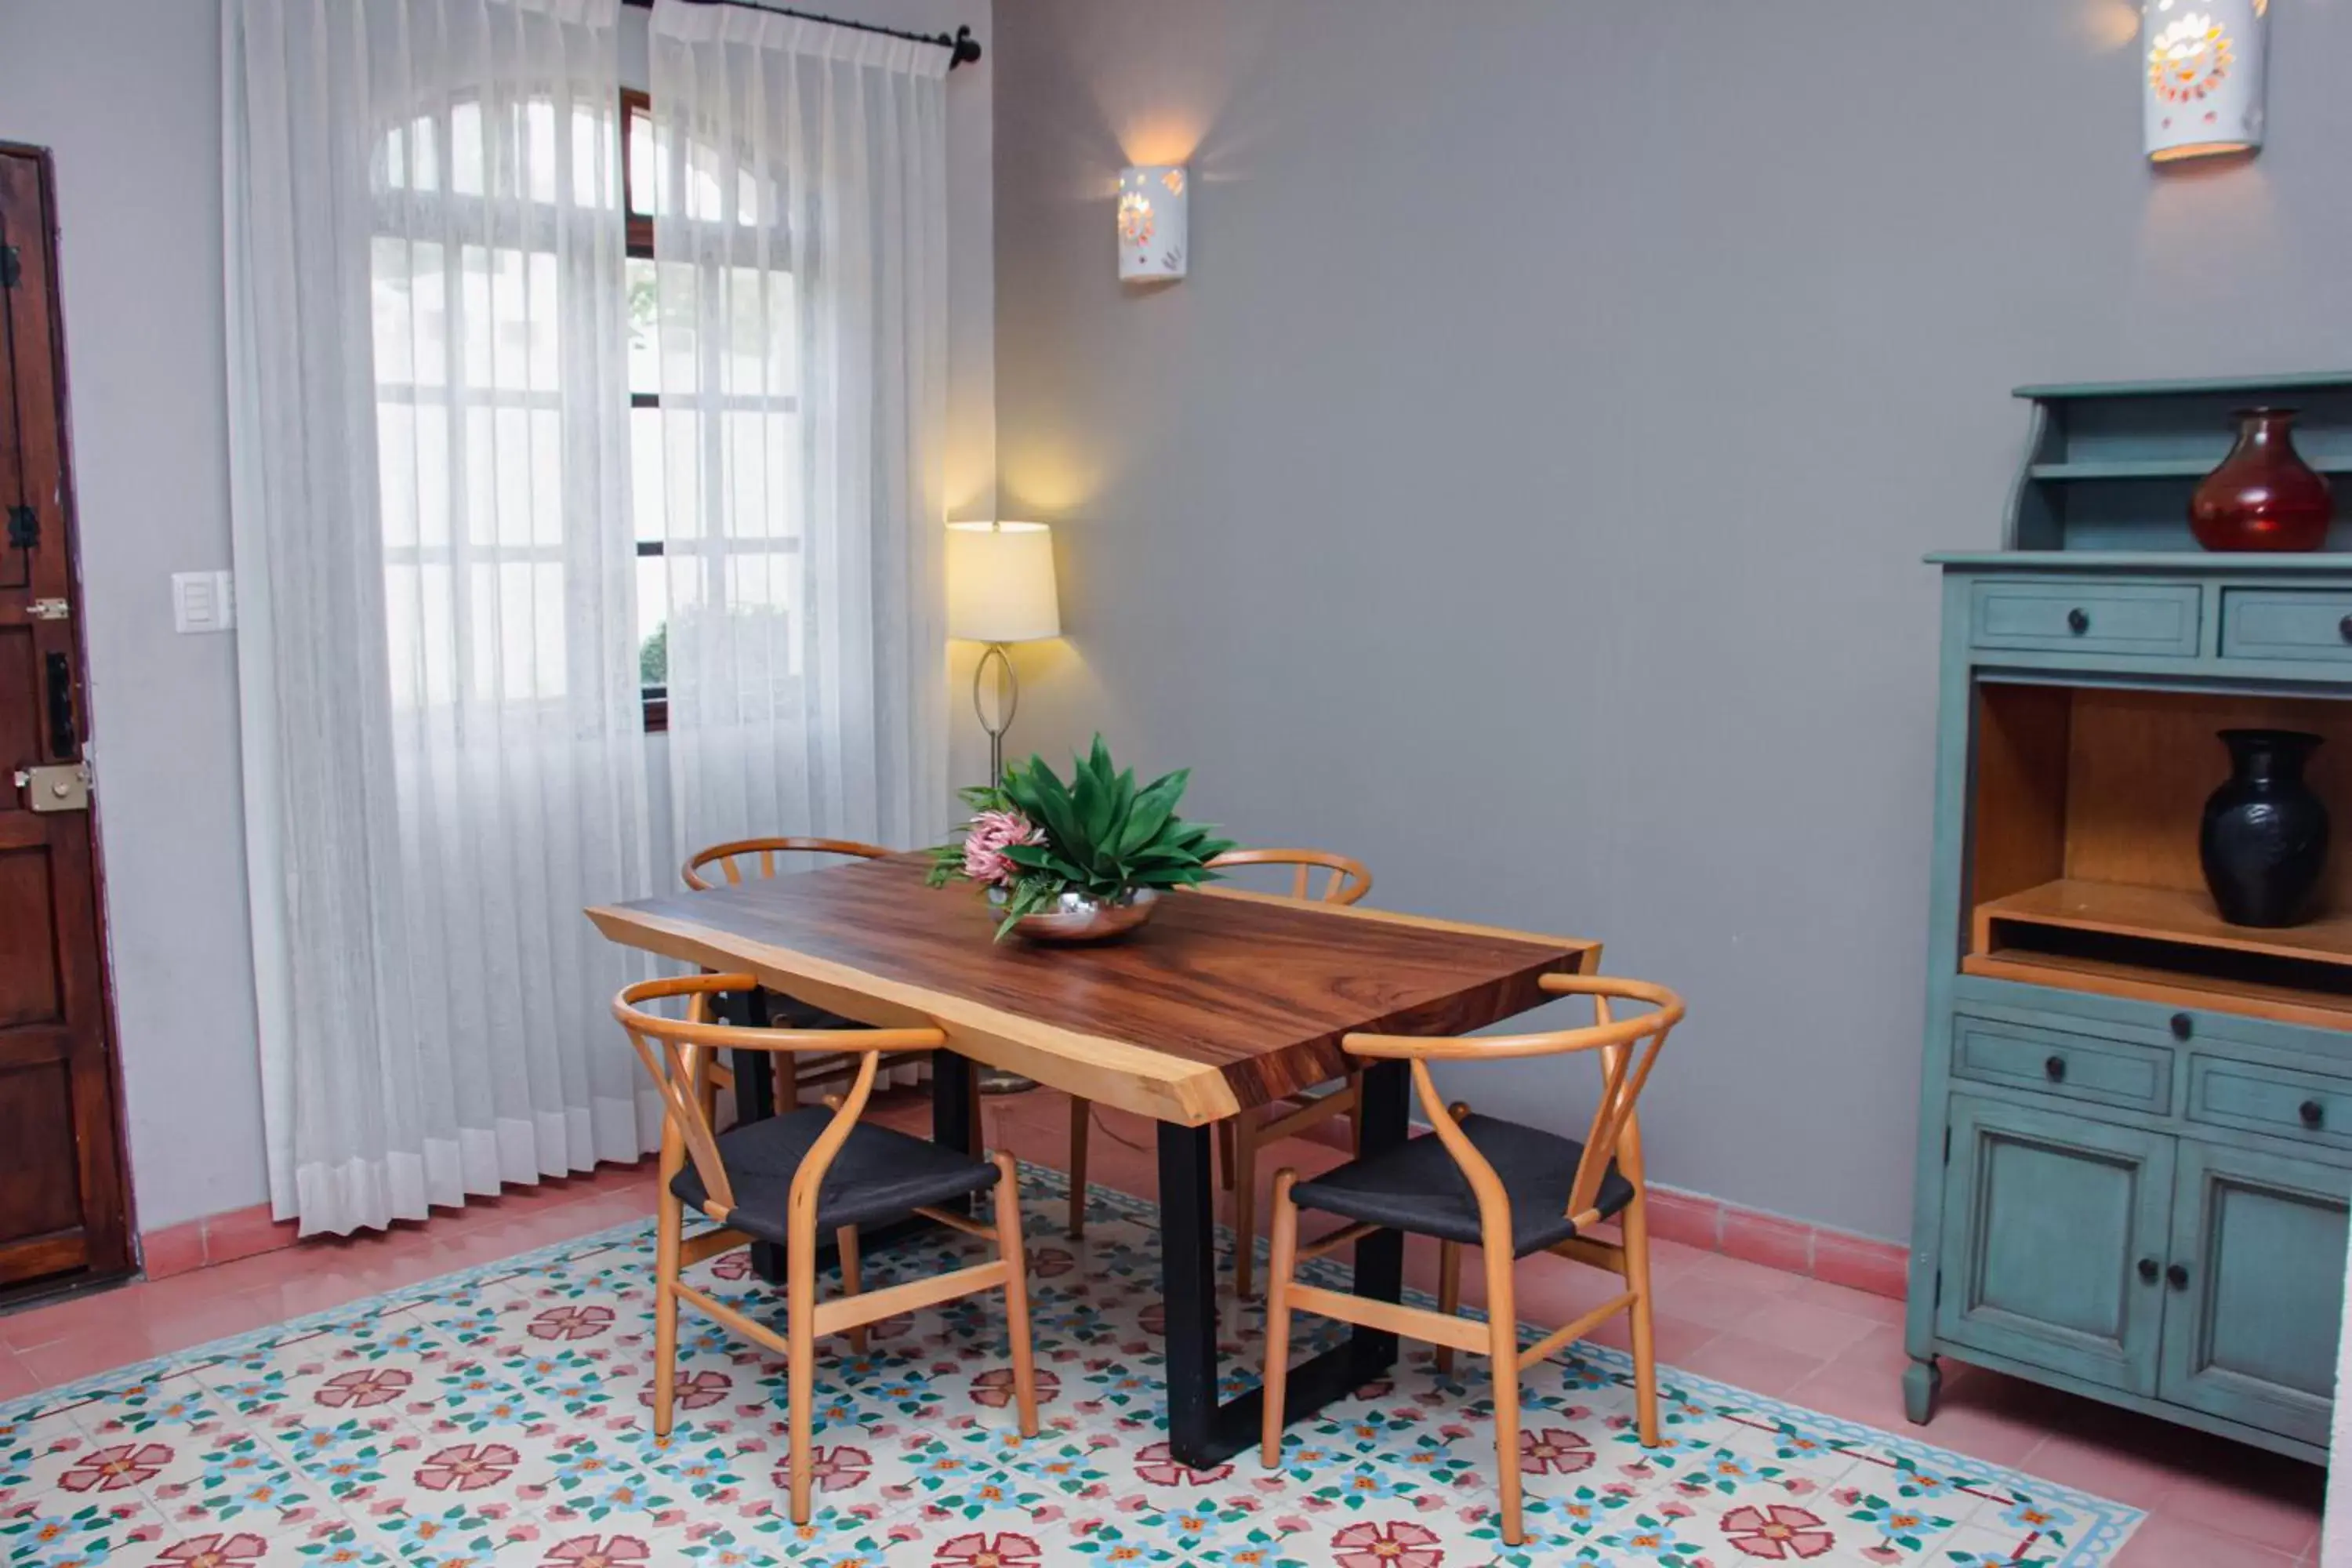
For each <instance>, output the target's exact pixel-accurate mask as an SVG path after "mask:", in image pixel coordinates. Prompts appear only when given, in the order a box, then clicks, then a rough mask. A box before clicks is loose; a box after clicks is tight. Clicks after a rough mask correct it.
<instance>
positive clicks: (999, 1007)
mask: <svg viewBox="0 0 2352 1568" xmlns="http://www.w3.org/2000/svg"><path fill="white" fill-rule="evenodd" d="M927 865H928V858H927V857H924V856H920V855H901V856H894V857H892V858H889V859H887V860H867V861H861V862H858V863H856V864H855V865H847V866H839V867H834V868H828V869H825V870H822V871H810V872H805V873H803V874H801V875H797V876H791V877H776V878H770V879H761V880H758V881H751V882H746V883H744V884H742V885H741V886H740V887H720V888H713V889H710V890H709V891H708V892H700V893H688V894H683V895H680V896H677V897H674V898H662V899H643V900H637V901H635V902H634V903H626V904H614V905H609V906H604V907H600V908H596V909H592V910H589V911H588V918H589V919H590V920H592V921H595V922H596V929H597V930H599V931H603V932H604V935H606V936H607V937H609V938H611V939H612V940H613V941H614V942H621V943H623V944H625V945H626V946H629V947H635V948H642V949H645V950H646V951H648V952H657V953H660V954H663V955H664V956H666V957H669V958H674V959H680V960H683V961H685V962H687V963H696V964H700V965H702V966H703V967H705V968H707V969H721V970H748V971H749V972H751V973H753V974H756V975H758V976H759V977H760V980H761V984H764V985H767V986H769V987H770V988H772V989H774V990H778V991H782V992H786V993H789V994H792V995H794V996H797V997H800V998H801V999H803V1001H807V1002H812V1003H814V1004H816V1005H819V1006H823V1007H827V1008H830V1009H832V1010H833V1011H835V1012H836V1013H839V1014H840V1015H842V1016H844V1017H850V1018H856V1019H859V1020H861V1021H863V1022H866V1023H870V1024H878V1025H885V1026H892V1025H911V1024H917V1023H922V1022H929V1023H932V1024H936V1025H937V1026H939V1027H940V1028H941V1029H943V1030H945V1031H946V1033H947V1037H948V1042H949V1044H950V1045H951V1046H952V1047H954V1048H955V1049H957V1050H958V1051H961V1052H962V1053H963V1054H964V1055H965V1056H968V1057H971V1058H973V1059H974V1060H976V1061H981V1062H984V1063H986V1064H988V1065H989V1066H992V1067H998V1068H1006V1069H1008V1070H1010V1071H1013V1072H1017V1073H1022V1074H1024V1075H1025V1076H1027V1077H1030V1078H1034V1079H1036V1080H1037V1081H1038V1082H1040V1083H1044V1084H1048V1085H1051V1086H1052V1087H1054V1088H1055V1089H1067V1090H1069V1091H1070V1092H1071V1093H1073V1094H1078V1095H1083V1096H1085V1097H1086V1098H1087V1099H1088V1100H1095V1101H1097V1103H1100V1104H1104V1105H1115V1106H1118V1107H1119V1108H1121V1109H1122V1110H1132V1111H1136V1112H1138V1113H1139V1114H1141V1115H1145V1116H1150V1117H1152V1118H1155V1119H1157V1120H1159V1121H1175V1122H1181V1123H1182V1124H1184V1125H1187V1126H1200V1125H1202V1124H1203V1123H1205V1122H1210V1121H1217V1120H1218V1119H1220V1118H1222V1117H1226V1116H1231V1115H1232V1114H1233V1113H1234V1111H1235V1110H1240V1109H1242V1108H1243V1107H1244V1106H1254V1105H1263V1104H1265V1103H1266V1102H1268V1101H1270V1100H1280V1099H1282V1098H1283V1097H1284V1096H1286V1095H1289V1094H1293V1093H1296V1092H1297V1091H1298V1090H1300V1089H1306V1088H1307V1087H1309V1086H1311V1085H1314V1084H1318V1083H1323V1082H1326V1081H1328V1080H1329V1079H1334V1078H1337V1077H1339V1076H1340V1074H1341V1073H1342V1072H1343V1071H1344V1070H1345V1064H1344V1063H1343V1060H1342V1057H1341V1053H1340V1050H1339V1038H1340V1037H1341V1036H1343V1035H1346V1034H1349V1033H1352V1032H1357V1031H1372V1032H1383V1031H1386V1032H1395V1033H1401V1034H1458V1033H1462V1032H1465V1031H1467V1030H1471V1029H1477V1028H1483V1027H1485V1026H1486V1025H1489V1024H1493V1023H1496V1022H1499V1021H1500V1020H1502V1019H1505V1018H1508V1017H1510V1016H1513V1015H1515V1014H1518V1013H1523V1012H1525V1011H1527V1010H1528V1008H1531V1007H1534V1006H1537V1005H1539V1004H1541V1003H1543V1002H1545V1001H1547V1000H1549V998H1548V997H1547V996H1546V995H1545V994H1544V993H1543V992H1542V991H1541V990H1539V989H1538V986H1537V984H1536V981H1537V977H1538V976H1539V975H1542V974H1547V973H1590V972H1591V970H1593V969H1595V968H1597V967H1598V966H1599V964H1600V958H1601V949H1600V944H1599V943H1597V942H1580V941H1577V940H1575V939H1572V938H1568V937H1550V936H1534V935H1530V934H1528V933H1526V932H1523V931H1499V930H1496V929H1493V928H1491V927H1486V926H1475V925H1465V924H1461V923H1459V922H1455V921H1439V920H1427V919H1423V918H1421V917H1419V916H1414V915H1404V914H1394V913H1391V912H1388V911H1386V910H1368V909H1364V908H1361V907H1360V906H1358V907H1349V906H1343V905H1338V904H1319V903H1300V902H1297V901H1296V900H1289V899H1276V898H1270V897H1265V896H1260V895H1256V894H1251V893H1244V892H1239V891H1234V890H1230V889H1204V890H1202V891H1201V892H1197V893H1177V894H1173V895H1171V896H1170V897H1168V898H1165V899H1163V900H1160V907H1159V909H1157V910H1154V911H1153V913H1152V917H1151V920H1150V923H1149V924H1147V925H1145V926H1143V927H1142V928H1140V929H1139V930H1138V931H1135V932H1134V933H1132V934H1131V935H1129V936H1128V937H1126V938H1125V939H1123V940H1121V941H1119V942H1111V943H1108V944H1106V945H1103V946H1099V947H1064V948H1033V947H1030V946H1029V945H1027V944H1026V943H1024V942H1021V941H1019V940H1018V939H1011V940H1007V941H1005V942H991V941H990V940H989V936H990V931H991V927H990V924H989V918H988V914H987V911H986V910H984V909H982V907H980V903H979V895H978V893H977V891H976V890H975V889H971V888H970V887H967V886H964V885H961V884H958V885H955V886H952V887H949V888H943V889H929V888H926V887H924V886H923V876H924V872H925V870H926V868H927Z"/></svg>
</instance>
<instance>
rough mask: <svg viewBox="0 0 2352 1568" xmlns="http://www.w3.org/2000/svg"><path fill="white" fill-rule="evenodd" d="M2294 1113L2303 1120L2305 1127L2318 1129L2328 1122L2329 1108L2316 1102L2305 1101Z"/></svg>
mask: <svg viewBox="0 0 2352 1568" xmlns="http://www.w3.org/2000/svg"><path fill="white" fill-rule="evenodd" d="M2294 1113H2295V1114H2296V1115H2297V1116H2300V1117H2302V1118H2303V1124H2304V1125H2305V1127H2316V1126H2318V1125H2319V1124H2320V1123H2321V1122H2323V1121H2326V1120H2327V1107H2326V1106H2324V1105H2322V1104H2320V1103H2319V1101H2317V1100H2305V1101H2304V1102H2303V1103H2302V1104H2301V1105H2299V1106H2297V1107H2295V1112H2294Z"/></svg>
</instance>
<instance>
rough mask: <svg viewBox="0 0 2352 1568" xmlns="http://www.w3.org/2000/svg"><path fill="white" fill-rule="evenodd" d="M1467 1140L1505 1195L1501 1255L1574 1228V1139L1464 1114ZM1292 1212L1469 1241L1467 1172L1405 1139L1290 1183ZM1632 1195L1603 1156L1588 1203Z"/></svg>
mask: <svg viewBox="0 0 2352 1568" xmlns="http://www.w3.org/2000/svg"><path fill="white" fill-rule="evenodd" d="M1462 1131H1463V1132H1464V1133H1465V1135H1467V1136H1468V1138H1469V1140H1470V1143H1471V1146H1472V1147H1473V1148H1475V1149H1476V1150H1477V1151H1478V1152H1479V1153H1480V1155H1482V1156H1483V1157H1484V1158H1485V1159H1486V1163H1488V1164H1490V1165H1492V1166H1494V1167H1495V1174H1496V1175H1497V1176H1499V1177H1501V1178H1502V1182H1503V1189H1504V1191H1505V1192H1506V1193H1507V1194H1509V1196H1510V1200H1511V1255H1512V1256H1513V1257H1514V1258H1524V1257H1526V1256H1527V1255H1528V1253H1530V1252H1538V1251H1541V1250H1542V1249H1543V1248H1545V1247H1552V1246H1556V1245H1558V1244H1559V1243H1560V1242H1563V1241H1566V1240H1567V1239H1568V1238H1569V1237H1572V1236H1574V1235H1575V1234H1576V1226H1575V1225H1574V1224H1573V1223H1572V1222H1571V1221H1570V1219H1569V1218H1568V1217H1567V1214H1566V1212H1565V1211H1566V1210H1567V1208H1568V1198H1569V1194H1570V1191H1571V1190H1572V1189H1573V1188H1574V1187H1575V1185H1576V1167H1577V1163H1578V1162H1580V1161H1581V1160H1582V1159H1583V1158H1584V1145H1583V1144H1582V1143H1580V1142H1578V1141H1577V1140H1575V1139H1573V1138H1563V1137H1561V1136H1559V1134H1558V1133H1556V1132H1546V1131H1542V1130H1540V1129H1538V1128H1534V1127H1523V1126H1521V1125H1520V1124H1519V1123H1517V1122H1516V1121H1503V1120H1502V1119H1500V1118H1499V1117H1494V1116H1471V1117H1467V1118H1465V1119H1464V1121H1463V1122H1462ZM1291 1196H1292V1198H1293V1199H1294V1200H1296V1201H1297V1205H1298V1206H1299V1207H1300V1208H1302V1209H1320V1210H1322V1211H1323V1212H1324V1213H1326V1214H1335V1215H1340V1216H1341V1217H1342V1218H1345V1219H1352V1220H1364V1221H1369V1222H1370V1223H1371V1224H1373V1225H1378V1226H1387V1227H1388V1228H1390V1229H1392V1230H1405V1231H1411V1232H1412V1233H1413V1234H1414V1235H1416V1236H1433V1237H1438V1238H1440V1239H1441V1240H1444V1241H1465V1242H1469V1243H1471V1244H1472V1245H1474V1246H1475V1245H1476V1243H1477V1242H1478V1240H1479V1234H1478V1201H1477V1199H1476V1197H1475V1195H1473V1194H1472V1193H1471V1190H1470V1178H1469V1177H1467V1176H1465V1175H1464V1174H1463V1173H1462V1167H1461V1166H1459V1165H1457V1164H1455V1163H1454V1156H1453V1155H1451V1154H1449V1153H1447V1152H1445V1145H1444V1143H1442V1142H1438V1140H1437V1137H1436V1135H1435V1134H1433V1133H1423V1134H1422V1135H1421V1136H1420V1137H1418V1138H1412V1139H1408V1140H1406V1141H1405V1142H1402V1143H1400V1144H1398V1145H1397V1146H1396V1147H1395V1148H1393V1149H1391V1150H1389V1151H1388V1152H1385V1153H1381V1154H1372V1155H1368V1156H1366V1157H1365V1158H1363V1159H1360V1160H1350V1161H1349V1162H1348V1163H1346V1164H1344V1165H1341V1166H1339V1168H1337V1169H1336V1170H1332V1171H1328V1172H1326V1173H1323V1174H1322V1175H1319V1176H1318V1177H1316V1178H1315V1179H1314V1180H1313V1181H1311V1182H1301V1183H1299V1184H1298V1185H1297V1186H1296V1187H1294V1188H1292V1189H1291ZM1631 1202H1633V1183H1631V1182H1629V1181H1627V1180H1626V1179H1625V1178H1624V1177H1623V1176H1622V1175H1620V1174H1618V1173H1617V1166H1616V1164H1615V1163H1614V1162H1612V1163H1611V1164H1610V1166H1609V1171H1608V1173H1607V1174H1606V1175H1604V1176H1603V1177H1601V1191H1600V1193H1599V1194H1598V1195H1597V1197H1596V1198H1595V1200H1594V1206H1595V1207H1596V1208H1597V1209H1598V1210H1599V1211H1600V1214H1601V1218H1603V1219H1607V1218H1609V1217H1611V1216H1612V1215H1615V1214H1617V1213H1618V1211H1620V1210H1621V1209H1622V1208H1623V1207H1624V1206H1625V1205H1627V1204H1629V1203H1631Z"/></svg>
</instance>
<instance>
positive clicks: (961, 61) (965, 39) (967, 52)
mask: <svg viewBox="0 0 2352 1568" xmlns="http://www.w3.org/2000/svg"><path fill="white" fill-rule="evenodd" d="M949 47H950V48H952V49H953V50H954V51H955V53H953V54H951V55H950V56H949V57H948V69H950V70H953V69H955V68H956V67H958V66H968V65H970V64H971V63H972V62H973V61H974V60H977V59H978V58H980V40H979V39H978V38H975V37H972V36H971V24H969V23H966V24H965V25H964V26H961V27H958V28H957V29H956V30H955V41H954V42H953V43H952V44H950V46H949Z"/></svg>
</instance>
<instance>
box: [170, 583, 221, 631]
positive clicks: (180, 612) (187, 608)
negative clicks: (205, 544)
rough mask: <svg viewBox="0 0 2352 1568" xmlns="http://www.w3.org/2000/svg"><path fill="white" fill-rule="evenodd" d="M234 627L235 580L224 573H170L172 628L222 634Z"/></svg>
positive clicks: (174, 629)
mask: <svg viewBox="0 0 2352 1568" xmlns="http://www.w3.org/2000/svg"><path fill="white" fill-rule="evenodd" d="M234 626H236V578H235V577H234V576H233V575H232V574H229V573H226V572H174V573H173V574H172V629H173V631H175V632H179V633H182V634H183V635H188V634H193V633H196V632H225V631H227V630H229V629H231V628H232V627H234Z"/></svg>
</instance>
